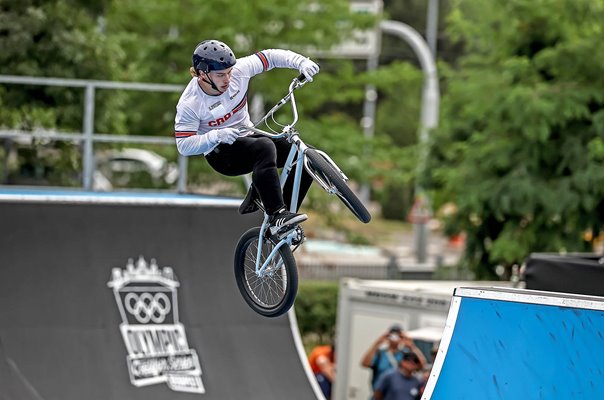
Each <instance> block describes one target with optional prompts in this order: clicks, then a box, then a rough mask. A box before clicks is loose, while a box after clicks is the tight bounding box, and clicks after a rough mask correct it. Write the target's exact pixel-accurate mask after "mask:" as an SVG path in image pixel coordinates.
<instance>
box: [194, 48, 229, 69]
mask: <svg viewBox="0 0 604 400" xmlns="http://www.w3.org/2000/svg"><path fill="white" fill-rule="evenodd" d="M235 62H237V59H236V58H235V55H234V54H233V52H232V51H231V49H230V48H229V46H227V45H226V44H224V43H222V42H220V41H218V40H204V41H203V42H201V43H199V44H198V45H197V47H195V51H194V52H193V68H195V72H197V71H199V70H201V71H202V72H206V73H207V72H210V71H219V70H222V69H227V68H230V67H232V66H233V65H235Z"/></svg>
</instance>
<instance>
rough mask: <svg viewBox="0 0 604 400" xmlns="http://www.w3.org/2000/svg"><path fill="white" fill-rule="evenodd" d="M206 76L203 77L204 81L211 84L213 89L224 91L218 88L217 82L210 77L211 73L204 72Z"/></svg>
mask: <svg viewBox="0 0 604 400" xmlns="http://www.w3.org/2000/svg"><path fill="white" fill-rule="evenodd" d="M204 74H205V76H206V78H208V79H206V78H204V77H201V80H202V81H204V82H205V83H207V84H208V85H210V86H211V87H212V89H214V90H216V91H217V92H219V93H222V91H221V90H220V89H218V86H216V84H215V83H214V81H213V80H212V78H210V75H209V74H208V73H207V72H204Z"/></svg>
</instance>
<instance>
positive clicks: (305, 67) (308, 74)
mask: <svg viewBox="0 0 604 400" xmlns="http://www.w3.org/2000/svg"><path fill="white" fill-rule="evenodd" d="M298 71H300V73H301V74H302V75H304V77H305V78H306V80H307V81H309V82H312V77H313V76H314V75H316V74H318V73H319V66H318V65H317V63H316V62H314V61H313V60H311V59H310V58H305V59H304V60H303V61H302V62H301V63H300V66H299V67H298Z"/></svg>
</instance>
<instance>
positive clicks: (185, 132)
mask: <svg viewBox="0 0 604 400" xmlns="http://www.w3.org/2000/svg"><path fill="white" fill-rule="evenodd" d="M303 60H304V57H303V56H301V55H300V54H297V53H294V52H292V51H289V50H279V49H270V50H263V51H260V52H258V53H256V54H253V55H250V56H247V57H242V58H240V59H238V60H237V63H236V64H235V66H234V67H233V69H232V71H231V79H230V82H229V87H228V89H227V90H226V91H225V92H224V93H222V94H220V95H218V96H211V95H209V94H207V93H205V92H204V91H203V90H202V89H201V87H200V86H199V84H198V82H197V77H194V78H192V79H191V81H190V82H189V84H188V85H187V87H186V88H185V90H184V91H183V93H182V95H181V96H180V100H179V101H178V105H177V106H176V118H175V120H174V132H175V136H176V147H177V148H178V151H179V152H180V153H181V154H182V155H185V156H191V155H196V154H204V155H205V154H208V153H210V152H211V151H212V150H214V148H215V147H216V146H217V145H218V144H214V143H210V142H209V141H208V139H207V135H206V133H208V132H209V131H211V130H213V129H219V128H225V127H229V128H235V127H239V126H242V125H244V126H250V125H252V122H251V120H250V115H249V113H248V106H247V91H248V86H249V81H250V79H251V78H252V77H253V76H255V75H258V74H260V73H262V72H264V71H268V70H270V69H273V68H275V67H277V68H293V69H298V68H299V66H300V63H302V61H303ZM250 134H251V133H250V132H247V133H244V134H243V135H244V136H245V135H250Z"/></svg>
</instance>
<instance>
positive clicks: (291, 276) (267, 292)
mask: <svg viewBox="0 0 604 400" xmlns="http://www.w3.org/2000/svg"><path fill="white" fill-rule="evenodd" d="M259 235H260V228H252V229H250V230H248V231H247V232H245V233H244V234H243V235H242V236H241V238H240V239H239V242H238V243H237V249H236V250H235V280H236V281H237V287H238V288H239V292H241V296H243V299H244V300H245V302H246V303H247V304H248V305H249V306H250V307H251V308H252V309H253V310H254V311H255V312H257V313H258V314H260V315H263V316H265V317H278V316H279V315H282V314H285V313H286V312H287V311H288V310H289V309H290V308H291V306H292V305H293V304H294V300H295V299H296V294H297V292H298V269H297V267H296V260H295V258H294V256H293V254H292V252H291V249H290V248H289V246H288V245H287V244H284V245H282V246H281V247H279V250H278V251H277V253H276V254H275V255H274V256H273V258H272V259H271V261H270V262H269V264H268V265H267V267H266V269H265V270H264V272H263V274H262V276H260V275H259V274H258V273H257V272H256V257H257V255H258V241H259ZM278 243H279V240H278V239H276V238H267V237H264V238H263V239H262V249H261V252H260V264H259V266H260V267H261V266H262V265H263V264H264V262H265V261H266V259H267V257H268V256H269V255H270V253H271V252H272V251H273V249H275V247H276V246H277V244H278Z"/></svg>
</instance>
